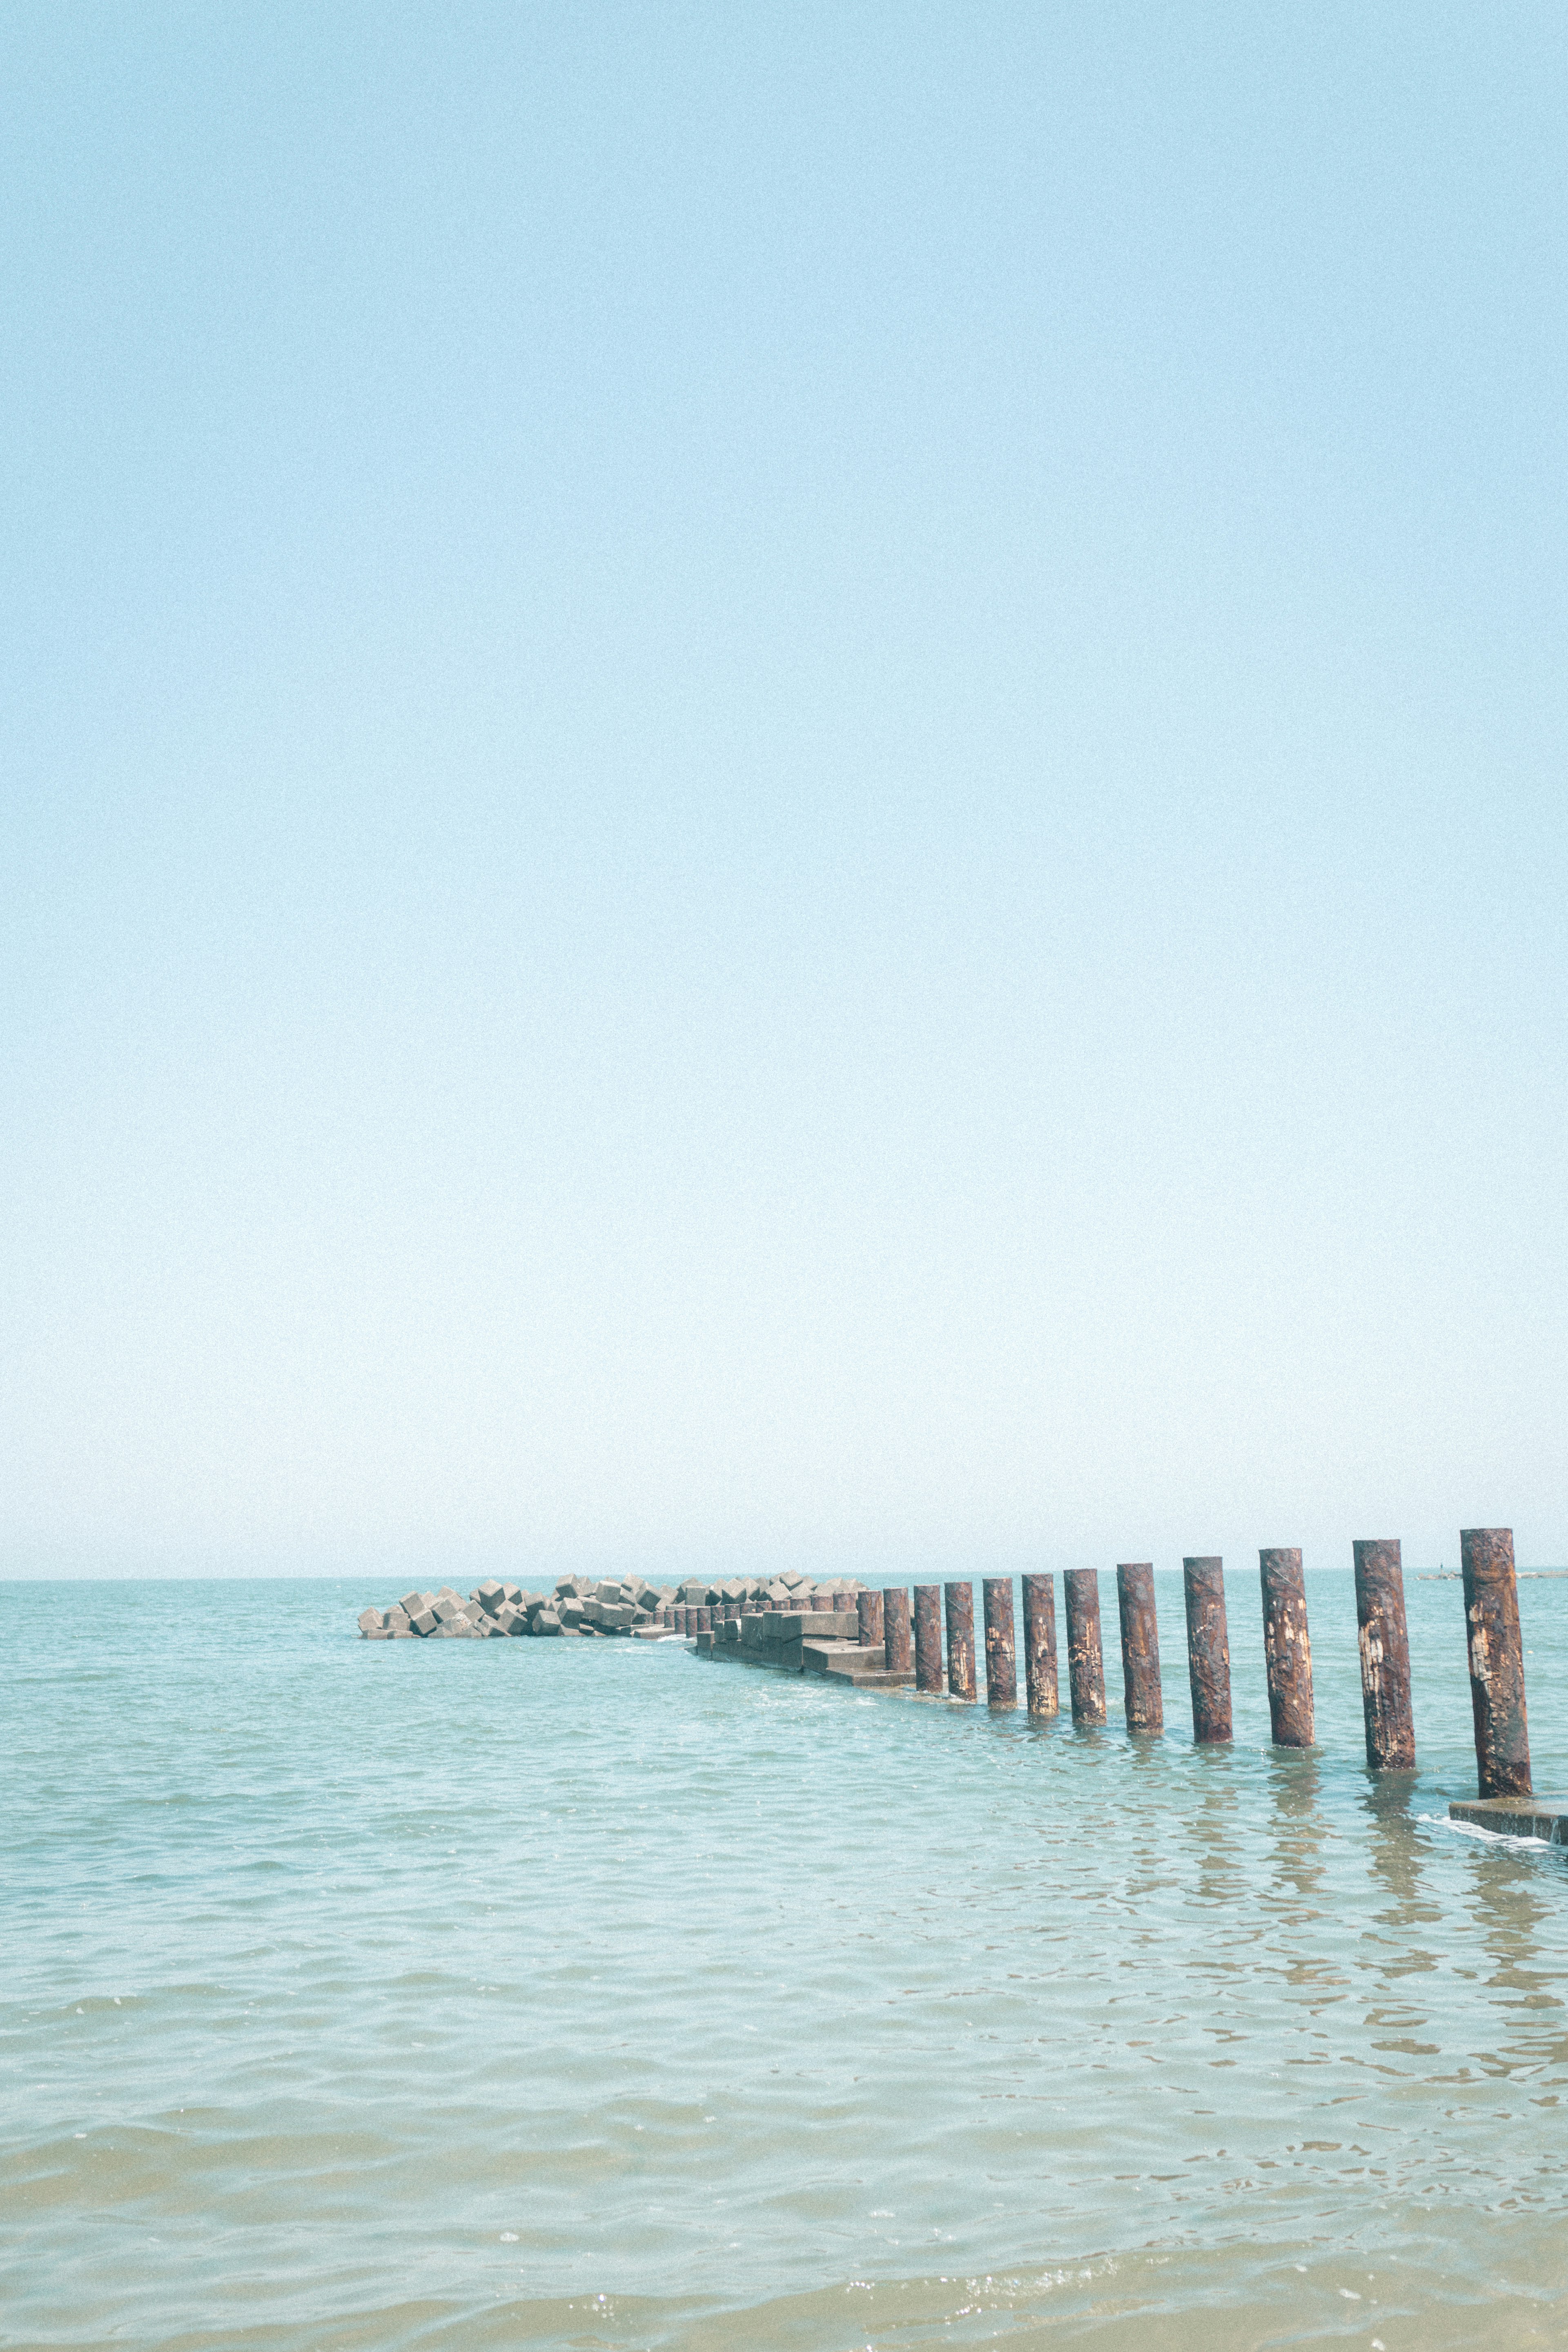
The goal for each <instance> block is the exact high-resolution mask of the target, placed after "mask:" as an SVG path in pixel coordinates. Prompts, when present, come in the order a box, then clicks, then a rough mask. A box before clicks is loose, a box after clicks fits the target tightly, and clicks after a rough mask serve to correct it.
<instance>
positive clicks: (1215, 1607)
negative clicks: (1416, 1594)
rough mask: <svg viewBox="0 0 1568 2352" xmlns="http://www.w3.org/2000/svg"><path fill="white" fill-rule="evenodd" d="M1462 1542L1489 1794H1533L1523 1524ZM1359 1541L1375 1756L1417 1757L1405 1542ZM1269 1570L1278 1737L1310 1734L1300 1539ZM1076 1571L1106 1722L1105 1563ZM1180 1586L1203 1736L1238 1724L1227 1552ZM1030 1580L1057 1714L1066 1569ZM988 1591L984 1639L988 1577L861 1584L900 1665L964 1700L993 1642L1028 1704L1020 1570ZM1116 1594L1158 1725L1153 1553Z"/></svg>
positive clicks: (1002, 1701) (1134, 1706) (1133, 1682)
mask: <svg viewBox="0 0 1568 2352" xmlns="http://www.w3.org/2000/svg"><path fill="white" fill-rule="evenodd" d="M1459 1549H1460V1560H1461V1564H1462V1565H1461V1573H1462V1576H1463V1580H1464V1595H1465V1631H1466V1640H1467V1646H1468V1661H1469V1674H1470V1699H1471V1706H1472V1709H1473V1712H1474V1717H1475V1736H1476V1767H1477V1771H1478V1775H1479V1781H1480V1793H1481V1795H1482V1796H1483V1797H1510V1796H1529V1795H1530V1794H1531V1777H1530V1738H1529V1731H1528V1727H1527V1724H1526V1718H1525V1704H1524V1652H1523V1646H1522V1643H1521V1635H1520V1625H1519V1593H1518V1587H1517V1584H1516V1580H1515V1573H1514V1559H1513V1531H1512V1529H1511V1528H1466V1529H1464V1531H1463V1532H1462V1533H1461V1535H1460V1538H1459ZM1353 1557H1354V1562H1355V1602H1356V1624H1357V1630H1358V1635H1359V1643H1360V1650H1361V1688H1362V1706H1363V1714H1364V1717H1365V1727H1366V1760H1367V1762H1368V1764H1369V1765H1370V1766H1371V1767H1372V1769H1373V1770H1374V1771H1379V1772H1389V1771H1408V1770H1409V1769H1411V1768H1412V1767H1413V1766H1414V1764H1415V1721H1414V1717H1413V1714H1412V1709H1411V1699H1410V1643H1409V1638H1408V1635H1407V1633H1406V1630H1405V1578H1404V1570H1403V1567H1402V1564H1401V1560H1400V1548H1399V1545H1398V1543H1397V1542H1396V1541H1393V1540H1377V1541H1372V1540H1368V1541H1365V1542H1362V1543H1357V1544H1356V1545H1354V1546H1353ZM1258 1573H1259V1581H1260V1585H1261V1589H1262V1601H1263V1654H1264V1664H1265V1667H1266V1669H1267V1673H1268V1712H1269V1717H1270V1721H1271V1724H1272V1727H1273V1735H1274V1741H1275V1745H1276V1746H1277V1747H1280V1748H1310V1747H1311V1746H1312V1744H1313V1740H1314V1733H1315V1727H1314V1719H1313V1706H1312V1645H1311V1641H1310V1635H1309V1633H1308V1630H1307V1594H1306V1586H1305V1580H1304V1579H1303V1576H1302V1572H1301V1555H1300V1551H1299V1550H1296V1549H1290V1548H1271V1549H1268V1550H1265V1551H1261V1552H1260V1553H1259V1554H1258ZM1062 1585H1063V1600H1064V1602H1065V1605H1066V1617H1067V1654H1068V1697H1069V1704H1070V1706H1071V1709H1072V1719H1073V1722H1074V1723H1075V1724H1077V1725H1080V1726H1083V1727H1093V1726H1095V1725H1098V1724H1102V1723H1103V1722H1104V1721H1105V1719H1106V1706H1105V1660H1104V1654H1103V1649H1102V1645H1101V1640H1100V1576H1099V1572H1098V1570H1094V1569H1092V1568H1079V1569H1068V1570H1066V1572H1065V1573H1064V1575H1063V1577H1062ZM1182 1586H1183V1594H1184V1601H1185V1604H1186V1636H1187V1675H1188V1682H1189V1685H1190V1687H1191V1692H1192V1706H1193V1738H1194V1740H1196V1741H1198V1742H1199V1743H1200V1744H1203V1745H1205V1746H1206V1745H1215V1744H1217V1743H1220V1742H1223V1741H1226V1740H1228V1739H1229V1738H1230V1737H1231V1704H1230V1633H1229V1626H1228V1622H1227V1619H1226V1592H1225V1569H1224V1565H1223V1562H1222V1561H1221V1560H1219V1559H1215V1558H1212V1557H1204V1556H1194V1557H1193V1558H1191V1559H1184V1561H1183V1562H1182ZM1023 1588H1024V1685H1025V1702H1026V1706H1027V1708H1028V1711H1029V1713H1030V1714H1031V1715H1034V1716H1043V1717H1049V1716H1054V1715H1056V1714H1057V1713H1058V1708H1059V1706H1060V1699H1059V1695H1058V1664H1057V1607H1056V1580H1055V1578H1054V1576H1051V1575H1037V1576H1026V1577H1025V1578H1024V1580H1023ZM981 1592H982V1606H983V1612H984V1615H983V1643H982V1645H981V1647H980V1648H978V1649H977V1645H976V1642H975V1632H974V1588H973V1584H972V1583H965V1582H962V1581H960V1582H953V1583H948V1584H942V1585H936V1584H917V1585H916V1586H915V1587H914V1595H913V1601H914V1605H913V1610H912V1612H911V1610H910V1594H909V1593H908V1592H907V1591H902V1590H900V1588H898V1587H894V1588H893V1589H892V1590H890V1591H883V1592H862V1593H861V1594H859V1595H858V1603H859V1607H858V1615H859V1618H860V1626H859V1632H860V1638H861V1639H862V1641H877V1642H885V1643H886V1647H887V1663H888V1666H889V1670H891V1671H893V1672H908V1671H909V1669H910V1665H911V1664H912V1666H913V1671H914V1677H915V1688H916V1691H917V1692H925V1693H928V1694H931V1695H933V1696H934V1695H937V1694H945V1696H947V1697H949V1698H954V1699H961V1700H963V1699H967V1700H977V1699H978V1696H979V1689H978V1682H977V1672H976V1669H977V1662H978V1659H979V1657H980V1656H981V1655H983V1656H984V1675H985V1697H986V1700H987V1702H988V1704H989V1705H990V1706H994V1707H1014V1706H1017V1704H1018V1666H1017V1639H1016V1628H1015V1624H1014V1617H1013V1580H1012V1578H1011V1577H1010V1576H1006V1577H1001V1576H988V1577H985V1578H984V1579H983V1580H982V1582H981ZM1116 1601H1117V1608H1118V1611H1119V1613H1120V1616H1121V1671H1122V1680H1123V1686H1124V1696H1125V1705H1126V1717H1127V1728H1128V1730H1129V1731H1131V1732H1137V1733H1141V1734H1144V1735H1154V1734H1158V1733H1160V1732H1162V1731H1163V1729H1164V1727H1165V1716H1164V1702H1163V1696H1162V1694H1161V1688H1160V1633H1159V1624H1158V1621H1157V1618H1156V1615H1155V1609H1154V1571H1153V1568H1152V1564H1151V1563H1150V1562H1149V1561H1147V1560H1128V1561H1123V1562H1122V1563H1121V1566H1119V1567H1118V1569H1117V1570H1116ZM944 1621H945V1632H946V1656H945V1659H944V1657H943V1654H942V1635H943V1630H944ZM911 1625H912V1639H911Z"/></svg>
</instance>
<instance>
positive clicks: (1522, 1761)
mask: <svg viewBox="0 0 1568 2352" xmlns="http://www.w3.org/2000/svg"><path fill="white" fill-rule="evenodd" d="M1459 1562H1460V1566H1461V1568H1462V1570H1463V1571H1464V1579H1465V1634H1466V1639H1467V1641H1468V1644H1469V1653H1470V1706H1471V1708H1472V1710H1473V1712H1474V1715H1475V1719H1476V1771H1477V1774H1478V1776H1479V1780H1480V1793H1481V1795H1482V1796H1483V1797H1528V1796H1529V1795H1530V1794H1531V1780H1530V1731H1529V1727H1528V1726H1527V1724H1526V1721H1525V1714H1524V1644H1523V1641H1522V1639H1521V1634H1520V1630H1519V1587H1518V1585H1517V1584H1516V1583H1515V1581H1514V1573H1513V1529H1512V1528H1461V1529H1460V1530H1459Z"/></svg>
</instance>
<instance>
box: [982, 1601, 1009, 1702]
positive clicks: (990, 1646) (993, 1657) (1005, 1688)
mask: <svg viewBox="0 0 1568 2352" xmlns="http://www.w3.org/2000/svg"><path fill="white" fill-rule="evenodd" d="M980 1591H981V1599H982V1602H983V1605H984V1611H985V1703H986V1705H987V1706H1017V1704H1018V1658H1017V1651H1016V1645H1015V1643H1014V1638H1013V1580H1012V1578H1011V1577H1010V1576H987V1577H985V1578H984V1579H983V1580H982V1582H981V1588H980Z"/></svg>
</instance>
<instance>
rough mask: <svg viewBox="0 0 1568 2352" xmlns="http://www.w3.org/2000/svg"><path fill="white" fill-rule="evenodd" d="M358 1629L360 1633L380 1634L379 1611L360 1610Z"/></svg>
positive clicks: (380, 1618) (381, 1628) (381, 1627)
mask: <svg viewBox="0 0 1568 2352" xmlns="http://www.w3.org/2000/svg"><path fill="white" fill-rule="evenodd" d="M359 1629H360V1632H361V1633H381V1632H382V1631H383V1626H382V1617H381V1612H380V1610H379V1609H362V1610H361V1611H360V1612H359Z"/></svg>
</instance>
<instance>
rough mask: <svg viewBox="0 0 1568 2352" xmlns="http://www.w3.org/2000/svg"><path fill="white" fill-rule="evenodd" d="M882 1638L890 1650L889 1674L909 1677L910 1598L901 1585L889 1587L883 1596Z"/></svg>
mask: <svg viewBox="0 0 1568 2352" xmlns="http://www.w3.org/2000/svg"><path fill="white" fill-rule="evenodd" d="M882 1637H883V1639H884V1641H885V1642H886V1643H887V1648H888V1672H889V1674H890V1675H907V1674H908V1673H909V1671H910V1664H912V1656H911V1653H910V1596H909V1594H908V1592H907V1591H905V1589H904V1587H903V1586H902V1585H901V1584H892V1585H889V1588H888V1590H887V1591H886V1592H884V1593H883V1595H882Z"/></svg>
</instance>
